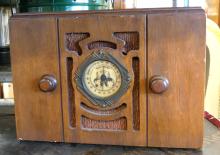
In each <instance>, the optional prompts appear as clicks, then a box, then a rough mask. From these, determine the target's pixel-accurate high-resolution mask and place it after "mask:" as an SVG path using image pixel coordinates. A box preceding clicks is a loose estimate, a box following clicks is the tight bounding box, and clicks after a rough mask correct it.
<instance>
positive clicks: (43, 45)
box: [10, 8, 205, 148]
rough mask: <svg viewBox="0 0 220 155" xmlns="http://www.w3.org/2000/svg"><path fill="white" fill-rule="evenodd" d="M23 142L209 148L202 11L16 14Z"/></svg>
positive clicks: (13, 30) (12, 25)
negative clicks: (205, 134) (205, 122)
mask: <svg viewBox="0 0 220 155" xmlns="http://www.w3.org/2000/svg"><path fill="white" fill-rule="evenodd" d="M10 32H11V33H10V37H11V55H12V70H13V82H14V93H15V104H16V123H17V125H16V127H17V138H18V139H19V140H36V141H53V142H71V143H92V144H110V145H131V146H149V147H180V148H200V147H201V146H202V141H203V100H204V83H205V80H204V79H205V78H204V77H205V76H204V75H205V14H204V11H203V10H202V9H200V8H170V9H137V10H112V11H81V12H66V13H51V14H47V13H44V14H17V15H15V16H13V17H12V18H11V20H10Z"/></svg>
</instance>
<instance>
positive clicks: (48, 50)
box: [10, 18, 63, 141]
mask: <svg viewBox="0 0 220 155" xmlns="http://www.w3.org/2000/svg"><path fill="white" fill-rule="evenodd" d="M10 34H11V35H10V40H11V59H12V72H13V84H14V94H15V112H16V123H17V126H16V127H17V138H18V139H25V140H40V141H63V138H62V137H63V130H62V112H61V91H60V86H59V85H60V82H59V57H58V49H57V28H56V20H55V19H53V18H34V19H31V18H25V19H22V20H11V21H10ZM44 74H51V75H53V76H54V77H56V79H57V81H58V87H57V88H56V90H55V91H53V92H47V93H45V92H42V91H40V89H39V87H38V83H39V81H40V78H41V77H42V75H44Z"/></svg>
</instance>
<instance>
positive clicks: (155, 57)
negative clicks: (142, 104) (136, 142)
mask: <svg viewBox="0 0 220 155" xmlns="http://www.w3.org/2000/svg"><path fill="white" fill-rule="evenodd" d="M154 75H162V76H165V77H167V78H168V80H169V82H170V86H169V88H168V90H167V91H166V92H164V93H163V94H154V93H153V92H152V91H151V90H149V97H148V103H149V106H148V144H149V146H157V147H178V148H182V147H183V148H199V147H201V146H202V141H203V103H204V84H205V15H204V14H203V13H201V12H198V13H187V12H186V13H168V14H149V16H148V76H149V78H151V77H152V76H154Z"/></svg>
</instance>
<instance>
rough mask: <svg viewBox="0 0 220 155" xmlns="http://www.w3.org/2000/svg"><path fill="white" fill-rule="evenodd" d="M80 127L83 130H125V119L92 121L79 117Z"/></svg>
mask: <svg viewBox="0 0 220 155" xmlns="http://www.w3.org/2000/svg"><path fill="white" fill-rule="evenodd" d="M81 123H82V127H83V128H84V129H104V130H126V129H127V119H126V118H125V117H121V118H119V119H116V120H93V119H90V118H88V117H85V116H82V117H81Z"/></svg>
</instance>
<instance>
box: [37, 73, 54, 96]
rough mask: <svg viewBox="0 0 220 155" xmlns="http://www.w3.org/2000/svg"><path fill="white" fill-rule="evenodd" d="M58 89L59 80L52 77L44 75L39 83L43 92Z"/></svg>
mask: <svg viewBox="0 0 220 155" xmlns="http://www.w3.org/2000/svg"><path fill="white" fill-rule="evenodd" d="M56 87H57V80H56V78H55V77H54V76H52V75H43V76H42V77H41V79H40V81H39V88H40V90H41V91H43V92H51V91H53V90H55V89H56Z"/></svg>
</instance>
